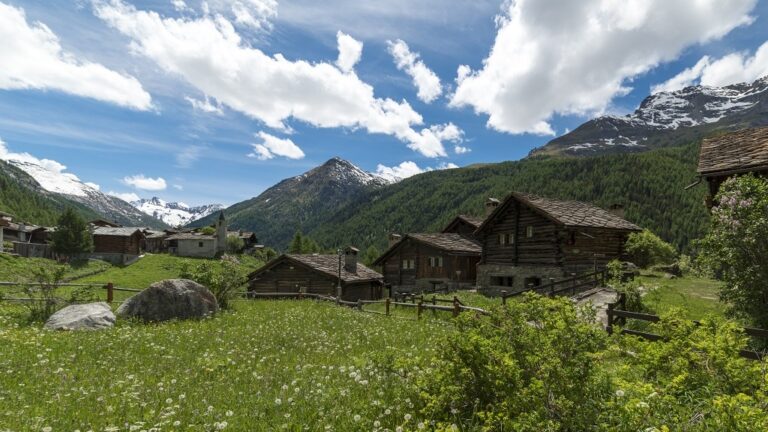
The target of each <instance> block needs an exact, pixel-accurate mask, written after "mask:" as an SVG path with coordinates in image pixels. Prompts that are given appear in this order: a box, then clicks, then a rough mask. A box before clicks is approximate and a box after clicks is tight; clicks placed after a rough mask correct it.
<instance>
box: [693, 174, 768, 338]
mask: <svg viewBox="0 0 768 432" xmlns="http://www.w3.org/2000/svg"><path fill="white" fill-rule="evenodd" d="M716 201H717V202H718V205H717V206H716V207H715V208H713V209H712V216H711V222H710V229H709V232H708V233H707V235H706V236H705V237H704V239H703V240H702V241H701V243H700V248H701V260H702V262H704V263H706V264H707V265H708V266H709V267H710V269H711V270H712V271H713V272H714V273H715V274H718V275H720V276H721V277H722V280H723V282H724V285H723V288H722V289H721V290H720V298H721V299H722V300H724V301H726V302H728V303H729V304H730V305H731V307H732V309H731V312H732V313H734V314H735V315H736V316H740V317H744V318H747V319H748V320H750V321H751V322H752V323H753V324H755V325H756V326H758V327H761V328H768V180H766V179H763V178H756V177H754V176H752V175H747V176H743V177H734V178H731V179H729V180H727V181H725V182H724V183H723V185H722V186H721V188H720V192H719V193H718V195H717V197H716Z"/></svg>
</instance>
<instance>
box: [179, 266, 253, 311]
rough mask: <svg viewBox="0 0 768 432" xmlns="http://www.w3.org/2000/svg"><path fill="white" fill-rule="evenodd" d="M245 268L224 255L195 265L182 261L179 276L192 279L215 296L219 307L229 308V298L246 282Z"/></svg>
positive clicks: (234, 295)
mask: <svg viewBox="0 0 768 432" xmlns="http://www.w3.org/2000/svg"><path fill="white" fill-rule="evenodd" d="M247 276H248V275H247V270H245V269H244V268H243V267H242V266H241V265H240V263H239V261H238V260H237V258H235V257H233V256H231V255H224V256H222V257H221V259H220V260H219V261H204V262H203V263H201V264H198V265H197V266H196V267H192V268H191V267H190V266H189V264H188V263H186V262H184V263H183V264H182V265H181V271H180V274H179V277H181V278H183V279H190V280H193V281H195V282H197V283H199V284H201V285H203V286H205V287H206V288H208V289H209V290H210V291H211V293H212V294H213V295H214V296H215V297H216V301H217V302H218V303H219V307H220V308H221V309H229V307H230V300H232V299H233V298H234V297H236V295H237V292H238V291H239V290H240V289H242V287H243V285H245V283H246V282H247Z"/></svg>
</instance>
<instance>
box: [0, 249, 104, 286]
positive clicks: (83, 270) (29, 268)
mask: <svg viewBox="0 0 768 432" xmlns="http://www.w3.org/2000/svg"><path fill="white" fill-rule="evenodd" d="M44 266H46V267H56V266H59V265H58V264H56V263H55V262H54V261H52V260H48V259H43V258H22V257H17V256H11V255H8V254H0V281H3V282H26V281H32V280H34V273H33V272H34V270H35V269H38V268H40V267H44ZM63 267H65V268H66V273H65V275H64V277H65V278H67V279H76V278H78V277H79V276H82V275H87V274H91V273H94V272H102V271H105V270H107V269H109V268H110V267H112V266H111V265H110V264H109V263H106V262H104V261H98V260H88V261H81V262H76V263H72V264H65V265H63Z"/></svg>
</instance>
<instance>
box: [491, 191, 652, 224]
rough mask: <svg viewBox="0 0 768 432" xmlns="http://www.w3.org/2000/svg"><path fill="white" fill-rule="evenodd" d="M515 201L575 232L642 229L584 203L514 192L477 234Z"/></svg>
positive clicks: (606, 211)
mask: <svg viewBox="0 0 768 432" xmlns="http://www.w3.org/2000/svg"><path fill="white" fill-rule="evenodd" d="M514 200H517V201H519V202H520V203H521V204H523V205H526V206H528V207H530V208H531V209H533V210H534V211H538V212H539V213H541V214H542V215H543V216H545V217H547V218H549V219H550V220H552V221H554V222H555V223H557V224H559V225H563V226H566V227H573V228H607V229H617V230H624V231H641V230H642V228H640V227H639V226H637V225H635V224H633V223H632V222H629V221H627V220H625V219H623V218H620V217H619V216H616V215H615V214H613V213H611V212H609V211H608V210H605V209H603V208H600V207H597V206H595V205H592V204H588V203H585V202H581V201H568V200H557V199H552V198H542V197H539V196H536V195H533V194H528V193H522V192H512V193H511V194H510V195H509V196H508V197H507V198H506V199H505V200H504V203H503V204H501V205H500V206H498V207H497V208H496V210H494V212H493V213H492V214H491V215H490V216H489V217H488V218H487V219H486V220H485V222H483V224H482V225H481V226H480V228H478V230H482V229H484V228H485V227H486V226H489V225H490V224H492V223H493V220H494V219H495V218H496V216H497V215H499V214H501V213H503V212H504V211H506V209H507V207H508V206H509V205H510V203H511V202H512V201H514Z"/></svg>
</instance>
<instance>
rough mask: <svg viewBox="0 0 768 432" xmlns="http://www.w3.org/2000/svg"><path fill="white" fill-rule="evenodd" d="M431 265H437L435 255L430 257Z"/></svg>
mask: <svg viewBox="0 0 768 432" xmlns="http://www.w3.org/2000/svg"><path fill="white" fill-rule="evenodd" d="M429 266H430V267H435V266H436V264H435V257H429Z"/></svg>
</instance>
